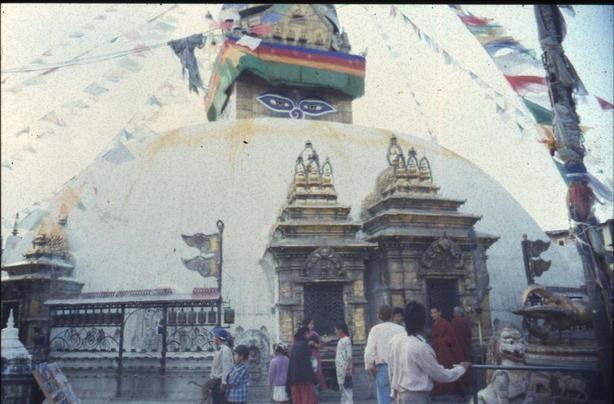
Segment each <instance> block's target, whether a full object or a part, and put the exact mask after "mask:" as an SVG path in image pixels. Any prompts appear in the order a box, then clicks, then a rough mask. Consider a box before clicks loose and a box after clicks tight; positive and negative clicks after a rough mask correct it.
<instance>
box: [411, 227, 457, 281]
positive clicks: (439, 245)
mask: <svg viewBox="0 0 614 404" xmlns="http://www.w3.org/2000/svg"><path fill="white" fill-rule="evenodd" d="M462 258H463V253H462V251H461V249H460V248H459V247H458V245H456V243H454V241H452V240H451V239H450V238H449V237H448V236H447V235H446V234H445V233H444V235H443V237H442V238H440V239H439V240H437V241H435V242H434V243H432V244H431V245H430V246H429V248H427V250H426V251H425V252H424V254H423V255H422V259H421V262H422V265H423V266H424V267H425V268H426V270H427V271H434V272H451V271H454V270H456V269H462V268H463V259H462Z"/></svg>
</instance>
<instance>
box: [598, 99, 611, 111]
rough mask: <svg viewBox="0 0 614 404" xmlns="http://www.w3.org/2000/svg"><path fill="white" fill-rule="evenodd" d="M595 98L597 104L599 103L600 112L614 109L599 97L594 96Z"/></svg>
mask: <svg viewBox="0 0 614 404" xmlns="http://www.w3.org/2000/svg"><path fill="white" fill-rule="evenodd" d="M595 98H596V99H597V102H598V103H599V106H600V107H601V109H602V110H604V111H607V110H610V109H614V105H612V103H610V102H607V101H606V100H604V99H603V98H601V97H597V96H595Z"/></svg>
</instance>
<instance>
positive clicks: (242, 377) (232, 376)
mask: <svg viewBox="0 0 614 404" xmlns="http://www.w3.org/2000/svg"><path fill="white" fill-rule="evenodd" d="M213 344H214V345H215V347H216V350H215V353H214V355H213V363H212V364H211V375H210V377H209V380H208V381H207V383H205V385H204V386H203V393H204V394H203V399H204V398H206V397H208V396H210V397H211V401H212V402H213V404H225V403H247V388H248V385H249V367H248V365H247V360H248V359H249V348H248V347H247V346H245V345H238V346H236V347H234V349H233V341H232V337H231V335H230V334H229V333H228V331H226V330H225V329H223V328H214V329H213Z"/></svg>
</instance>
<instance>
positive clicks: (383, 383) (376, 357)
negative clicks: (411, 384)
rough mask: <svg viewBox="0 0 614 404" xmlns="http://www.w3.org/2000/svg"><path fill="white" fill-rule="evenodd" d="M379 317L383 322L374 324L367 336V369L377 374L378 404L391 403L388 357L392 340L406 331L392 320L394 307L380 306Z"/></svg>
mask: <svg viewBox="0 0 614 404" xmlns="http://www.w3.org/2000/svg"><path fill="white" fill-rule="evenodd" d="M379 319H380V320H382V322H381V323H380V324H377V325H375V326H373V328H371V331H369V336H368V337H367V346H366V348H365V369H367V370H368V371H370V372H371V374H372V375H374V376H375V384H376V386H377V402H378V404H390V380H389V378H388V364H387V362H386V358H388V352H389V351H390V340H391V339H392V337H394V336H395V335H397V334H401V333H405V329H404V328H403V327H402V326H400V325H399V324H395V323H393V322H392V321H391V320H392V308H391V307H390V306H387V305H384V306H381V307H380V309H379Z"/></svg>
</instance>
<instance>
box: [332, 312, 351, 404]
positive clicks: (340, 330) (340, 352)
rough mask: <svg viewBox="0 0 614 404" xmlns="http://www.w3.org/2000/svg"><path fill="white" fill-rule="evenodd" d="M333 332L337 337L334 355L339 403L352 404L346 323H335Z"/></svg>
mask: <svg viewBox="0 0 614 404" xmlns="http://www.w3.org/2000/svg"><path fill="white" fill-rule="evenodd" d="M335 334H336V335H337V337H338V338H339V342H337V352H336V355H335V368H336V369H337V383H338V384H339V391H340V392H341V404H353V403H354V401H353V393H352V341H350V337H349V331H348V326H347V324H346V323H339V324H336V325H335Z"/></svg>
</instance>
